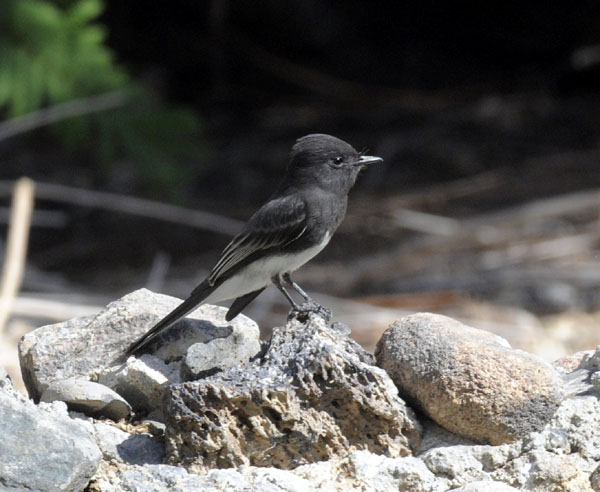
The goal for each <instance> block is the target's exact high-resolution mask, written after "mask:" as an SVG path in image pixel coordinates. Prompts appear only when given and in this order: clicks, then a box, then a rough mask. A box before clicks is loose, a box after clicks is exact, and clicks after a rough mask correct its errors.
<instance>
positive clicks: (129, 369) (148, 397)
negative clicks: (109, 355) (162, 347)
mask: <svg viewBox="0 0 600 492" xmlns="http://www.w3.org/2000/svg"><path fill="white" fill-rule="evenodd" d="M179 371H180V364H179V363H176V362H172V363H170V364H166V363H165V362H163V361H162V360H161V359H159V358H158V357H155V356H153V355H149V354H144V355H142V356H141V357H140V358H139V359H138V358H136V357H129V358H128V359H127V360H126V361H125V362H124V363H123V364H119V365H115V366H111V367H107V368H105V369H102V370H101V371H100V372H99V374H98V381H99V382H100V383H102V384H104V385H106V386H108V387H109V388H112V389H113V390H115V391H116V392H117V393H119V394H120V395H122V396H123V397H124V398H125V399H126V400H127V401H128V402H130V403H131V405H132V407H133V408H134V409H135V410H136V411H137V412H152V411H154V410H157V409H162V398H163V394H164V391H165V387H166V386H167V385H168V384H175V383H178V382H179V381H180V378H179Z"/></svg>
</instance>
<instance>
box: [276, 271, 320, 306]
mask: <svg viewBox="0 0 600 492" xmlns="http://www.w3.org/2000/svg"><path fill="white" fill-rule="evenodd" d="M282 278H283V281H284V282H285V283H286V284H288V285H289V286H290V287H291V288H292V289H294V290H295V291H296V292H298V294H300V295H301V296H302V297H303V298H304V300H305V301H306V302H314V301H313V300H312V299H311V298H310V296H309V295H308V294H307V293H306V292H304V290H303V289H302V288H301V287H300V286H299V285H298V284H297V283H296V282H294V281H293V280H292V277H291V276H290V274H289V273H284V274H283V275H282Z"/></svg>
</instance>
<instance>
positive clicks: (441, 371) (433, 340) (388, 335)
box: [376, 313, 565, 444]
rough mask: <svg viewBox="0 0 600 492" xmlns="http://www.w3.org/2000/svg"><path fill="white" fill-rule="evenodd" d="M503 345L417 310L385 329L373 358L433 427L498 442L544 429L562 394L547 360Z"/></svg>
mask: <svg viewBox="0 0 600 492" xmlns="http://www.w3.org/2000/svg"><path fill="white" fill-rule="evenodd" d="M507 345H508V343H507V342H506V341H504V340H502V339H500V338H499V337H497V336H495V335H492V334H491V333H488V332H485V331H482V330H477V329H475V328H471V327H468V326H465V325H463V324H462V323H459V322H458V321H455V320H453V319H451V318H448V317H446V316H441V315H436V314H429V313H421V314H415V315H411V316H407V317H405V318H403V319H401V320H399V321H397V322H396V323H394V324H393V325H392V326H391V327H390V328H388V330H387V331H386V332H385V333H384V334H383V336H382V338H381V340H380V341H379V343H378V345H377V351H376V357H377V361H378V365H379V366H380V367H382V368H384V369H385V370H387V372H388V373H389V374H390V376H391V377H392V379H393V380H394V382H395V383H396V385H397V386H398V388H399V392H400V395H401V396H402V397H403V398H406V400H407V401H408V402H410V403H411V404H413V405H415V406H417V407H418V408H419V409H421V410H423V411H424V412H425V413H426V414H427V415H428V416H429V417H430V418H432V419H433V420H434V421H435V422H437V423H438V424H439V425H441V426H442V427H444V428H446V429H447V430H449V431H451V432H453V433H455V434H458V435H460V436H464V437H467V438H469V439H472V440H474V441H477V442H484V443H491V444H502V443H505V442H512V441H515V440H516V439H518V438H519V437H522V436H524V435H526V434H527V433H529V432H532V431H535V430H539V429H541V428H543V426H544V425H545V424H546V423H547V422H548V421H549V420H550V418H551V417H552V415H553V414H554V412H555V411H556V409H557V408H558V406H559V404H560V402H561V401H562V399H563V397H564V396H565V385H564V381H563V379H562V376H561V375H560V374H558V372H557V371H556V370H555V369H554V368H553V367H552V366H551V365H550V364H547V363H546V362H544V361H543V360H541V359H539V358H538V357H536V356H534V355H531V354H528V353H526V352H523V351H521V350H513V349H511V348H509V347H508V346H507Z"/></svg>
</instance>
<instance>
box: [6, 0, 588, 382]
mask: <svg viewBox="0 0 600 492" xmlns="http://www.w3.org/2000/svg"><path fill="white" fill-rule="evenodd" d="M599 96H600V4H599V3H598V2H594V1H591V0H588V1H584V0H579V1H573V0H571V1H568V2H567V1H564V0H559V1H556V2H551V3H550V4H548V3H547V2H544V3H542V2H533V1H531V2H521V3H520V4H518V5H517V4H511V3H510V2H509V3H507V2H483V3H482V2H470V1H456V2H444V3H442V2H422V1H418V2H417V1H405V2H391V1H389V2H387V1H381V2H377V3H376V4H373V3H371V2H361V1H356V0H347V1H328V2H325V1H317V0H290V1H286V2H281V1H276V0H264V1H259V2H256V1H253V2H250V1H243V0H238V1H235V2H234V1H227V0H212V1H199V0H174V1H171V2H122V1H118V0H3V1H2V2H1V3H0V231H1V234H0V253H1V255H0V258H2V262H3V263H2V279H1V282H2V285H1V287H0V289H1V290H0V299H1V302H0V332H1V333H2V342H1V345H0V366H1V365H4V366H6V367H7V369H8V370H9V372H11V374H12V375H13V377H18V376H17V374H18V372H19V370H18V361H17V352H16V343H17V342H18V339H19V338H20V337H21V336H22V335H23V334H24V333H25V332H27V331H28V330H31V329H33V328H35V327H37V326H41V325H43V324H48V323H54V322H58V321H62V320H65V319H68V318H70V317H73V316H80V315H83V314H90V313H96V312H98V310H99V309H101V307H102V306H104V305H105V304H106V303H107V302H109V301H111V300H113V299H116V298H118V297H120V296H122V295H124V294H126V293H128V292H131V291H132V290H135V289H138V288H141V287H147V288H150V289H152V290H154V291H159V292H162V293H166V294H171V295H175V296H178V297H185V296H187V295H188V294H189V292H190V290H191V289H192V288H193V287H194V286H195V285H196V284H197V283H198V282H199V281H200V280H202V278H203V277H204V275H205V274H206V273H207V271H208V270H209V269H210V268H211V266H212V265H213V264H214V262H215V260H216V258H217V257H218V254H219V252H220V251H221V250H222V249H223V247H224V246H225V245H226V244H227V243H228V241H229V239H230V237H231V236H232V235H233V234H234V233H235V232H236V231H238V230H239V227H240V225H241V223H243V221H245V220H246V219H247V218H248V217H249V216H250V215H251V214H252V212H253V211H254V210H255V209H256V208H257V207H258V206H260V205H261V204H262V203H263V202H264V201H265V200H266V199H267V198H268V196H269V195H270V191H271V190H272V189H273V187H274V186H275V185H276V183H277V181H278V180H279V179H280V177H281V176H282V174H283V172H284V169H285V166H286V164H287V157H288V153H289V150H290V148H291V146H292V144H293V143H294V141H295V139H296V138H298V137H300V136H302V135H305V134H307V133H314V132H322V133H331V134H333V135H336V136H338V137H340V138H342V139H344V140H347V141H348V142H350V143H351V144H352V145H354V146H355V147H356V148H357V149H359V150H362V149H368V150H369V152H370V153H372V154H375V155H379V156H381V157H383V158H384V159H385V163H384V164H383V165H380V166H377V167H373V168H371V169H369V170H368V172H366V173H364V174H363V175H362V176H361V177H360V179H359V183H358V184H357V186H356V189H355V190H354V192H353V194H352V196H351V199H350V206H349V210H348V215H347V218H346V220H345V222H344V223H343V224H342V226H341V228H340V230H339V231H338V233H337V234H336V236H335V237H334V239H333V240H332V242H331V243H330V245H329V246H328V248H327V249H326V250H325V251H323V253H321V254H320V255H319V257H318V258H316V259H315V260H313V261H312V262H311V263H310V264H308V265H306V266H305V267H304V268H303V269H301V270H300V271H299V272H298V273H297V274H296V280H297V281H298V282H299V283H300V284H301V285H302V286H303V287H304V288H305V289H306V290H308V291H309V292H310V293H312V294H313V297H315V299H316V300H318V301H320V302H322V303H323V304H325V305H327V306H329V307H331V308H332V309H333V311H334V313H335V318H336V319H337V320H339V321H343V322H346V323H348V324H349V326H350V327H351V329H352V332H353V336H354V337H355V338H356V339H357V340H359V341H360V342H361V343H363V344H364V345H365V346H366V347H367V348H369V349H370V350H372V349H373V347H374V344H375V343H376V341H377V339H378V337H379V335H380V334H381V332H382V331H383V330H384V329H385V328H386V327H387V326H388V325H389V323H390V322H392V321H393V320H394V319H397V318H398V317H400V316H402V315H404V314H408V313H411V312H415V311H432V312H437V313H442V314H448V315H450V316H453V317H455V318H458V319H460V320H462V321H465V322H467V323H468V324H471V325H472V326H476V327H478V328H484V329H489V330H491V331H494V332H496V333H498V334H500V335H502V336H504V337H505V338H507V339H508V340H509V341H510V342H511V344H512V345H513V346H515V347H518V348H523V349H525V350H528V351H531V352H535V353H538V354H540V355H542V356H543V357H545V358H546V359H547V360H553V359H555V358H557V357H560V356H562V355H565V354H569V353H573V352H575V351H578V350H583V349H591V348H594V347H595V346H596V345H597V344H598V343H600V330H599V329H598V322H599V320H600V315H599V314H598V312H599V311H600V290H599V287H600V256H599V250H600V97H599ZM24 177H26V178H28V179H25V180H23V179H21V178H24ZM30 211H31V213H30ZM286 312H287V305H286V303H285V300H284V299H283V298H282V297H281V296H280V294H279V293H278V292H276V290H275V289H273V288H269V289H268V290H267V291H265V293H263V295H261V296H260V297H259V298H258V299H257V301H255V302H254V303H253V304H252V305H251V306H250V307H249V308H248V309H247V311H246V313H247V314H248V315H249V316H250V317H253V318H254V319H255V320H256V321H257V322H258V323H259V324H260V326H261V330H263V334H264V336H268V334H269V331H270V329H271V327H273V326H276V325H279V324H281V323H283V322H284V321H285V314H286Z"/></svg>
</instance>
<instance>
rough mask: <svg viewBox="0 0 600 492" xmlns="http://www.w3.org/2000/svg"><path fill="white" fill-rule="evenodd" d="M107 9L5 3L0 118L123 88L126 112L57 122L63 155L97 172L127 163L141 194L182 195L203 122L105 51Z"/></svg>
mask: <svg viewBox="0 0 600 492" xmlns="http://www.w3.org/2000/svg"><path fill="white" fill-rule="evenodd" d="M102 11H103V2H102V0H53V1H49V0H0V60H1V62H0V115H2V114H4V116H6V117H8V118H13V117H17V116H20V115H23V114H26V113H29V112H32V111H36V110H39V109H41V108H43V107H46V106H53V105H57V104H60V103H63V102H67V101H71V100H74V99H79V98H85V97H88V96H93V95H98V94H104V93H107V92H112V91H115V90H121V91H123V92H124V94H127V97H128V101H127V103H126V104H125V105H124V106H123V107H120V108H118V109H111V110H105V111H100V112H93V113H90V114H87V115H85V116H79V117H75V118H71V119H69V120H65V121H62V122H60V123H57V124H54V125H52V127H51V130H52V134H53V135H55V136H56V137H57V138H58V141H59V142H60V143H61V144H62V146H63V147H64V148H65V149H67V150H85V151H87V152H88V153H90V154H91V155H92V156H94V157H95V159H94V160H95V162H90V163H89V164H90V166H89V167H90V169H92V170H93V171H90V172H92V174H94V175H97V174H98V170H100V172H104V173H109V172H110V170H111V168H112V167H113V166H114V165H116V164H115V163H116V162H118V161H119V160H123V159H125V160H128V161H129V162H133V163H134V164H135V169H136V175H137V178H138V179H137V180H136V182H138V183H139V187H140V191H145V192H147V193H151V192H153V191H156V190H158V189H160V190H161V191H164V190H170V192H171V195H172V196H173V197H177V196H178V195H179V188H181V185H182V183H185V182H186V180H187V179H189V177H190V174H191V162H192V161H193V160H194V159H197V157H198V155H200V154H202V153H203V150H204V148H203V147H202V146H201V145H200V144H199V143H198V142H199V135H198V134H199V130H200V125H199V121H198V118H197V117H196V115H195V114H194V113H193V112H192V111H189V110H185V109H180V108H174V107H172V106H170V105H167V104H164V103H163V102H161V101H160V98H159V97H157V96H156V95H155V94H153V93H152V92H151V91H148V90H143V89H141V88H140V87H138V86H137V85H136V84H135V82H134V81H132V80H131V77H130V76H129V75H128V74H127V72H126V71H125V70H124V69H123V68H122V67H120V66H119V65H118V64H117V63H116V61H115V57H114V56H113V54H112V52H111V51H110V49H109V48H108V47H107V46H106V45H105V40H106V30H105V28H104V27H103V26H102V25H100V24H98V22H97V19H98V17H99V15H100V14H101V13H102Z"/></svg>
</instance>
